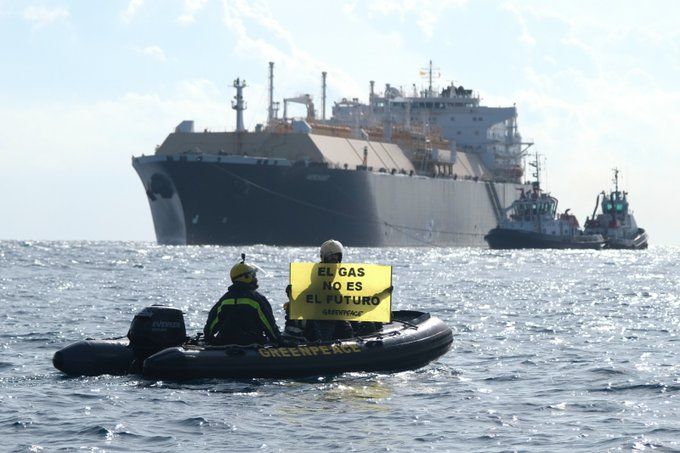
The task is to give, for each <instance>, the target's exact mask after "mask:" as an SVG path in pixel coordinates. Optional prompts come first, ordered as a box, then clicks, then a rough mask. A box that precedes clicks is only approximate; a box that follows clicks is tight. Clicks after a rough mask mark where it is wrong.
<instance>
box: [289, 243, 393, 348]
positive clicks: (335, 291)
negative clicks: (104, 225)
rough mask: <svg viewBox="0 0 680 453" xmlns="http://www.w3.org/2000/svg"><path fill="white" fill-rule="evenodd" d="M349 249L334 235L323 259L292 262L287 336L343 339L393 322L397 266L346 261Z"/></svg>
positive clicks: (323, 249) (323, 247)
mask: <svg viewBox="0 0 680 453" xmlns="http://www.w3.org/2000/svg"><path fill="white" fill-rule="evenodd" d="M343 254H344V247H343V246H342V244H341V243H340V242H339V241H337V240H334V239H329V240H328V241H326V242H324V243H323V244H322V245H321V248H320V253H319V255H320V258H321V262H320V263H291V268H290V284H289V285H288V286H287V287H286V295H287V296H288V302H287V303H286V304H284V312H285V316H286V324H285V329H284V332H283V338H284V340H287V341H308V342H310V341H311V342H313V341H332V340H342V339H347V338H352V337H355V336H360V335H369V334H371V333H375V332H378V331H380V330H381V329H382V325H383V323H388V322H391V313H392V312H391V295H392V289H393V288H392V268H391V266H378V265H370V264H342V258H343Z"/></svg>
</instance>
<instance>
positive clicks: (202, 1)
mask: <svg viewBox="0 0 680 453" xmlns="http://www.w3.org/2000/svg"><path fill="white" fill-rule="evenodd" d="M207 4H208V0H184V12H183V13H182V15H180V16H179V17H178V18H177V22H179V23H180V24H183V25H188V24H193V23H194V22H196V13H198V12H199V11H201V10H202V9H203V8H204V7H205V5H207Z"/></svg>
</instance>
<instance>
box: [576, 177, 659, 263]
mask: <svg viewBox="0 0 680 453" xmlns="http://www.w3.org/2000/svg"><path fill="white" fill-rule="evenodd" d="M613 182H614V190H613V191H611V192H610V193H609V195H607V194H606V193H605V191H604V190H603V191H602V192H601V193H599V194H598V195H597V198H596V199H595V209H593V215H592V217H591V218H586V223H585V232H586V233H587V234H601V235H602V236H603V237H604V238H605V241H606V244H605V248H608V249H629V250H641V249H646V248H647V246H648V245H649V244H648V236H647V232H646V231H645V230H644V229H643V228H639V227H638V226H637V223H636V222H635V217H633V214H631V213H630V212H629V211H628V198H627V196H628V192H623V191H620V190H619V169H618V168H615V169H614V179H613ZM600 197H601V198H602V201H600ZM598 205H599V206H600V209H601V213H600V214H597V216H596V212H597V207H598Z"/></svg>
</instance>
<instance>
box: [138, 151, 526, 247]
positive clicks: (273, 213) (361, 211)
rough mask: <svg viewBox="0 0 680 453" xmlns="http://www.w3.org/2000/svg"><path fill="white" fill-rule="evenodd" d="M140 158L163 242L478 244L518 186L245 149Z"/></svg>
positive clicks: (382, 244)
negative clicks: (333, 164) (254, 154)
mask: <svg viewBox="0 0 680 453" xmlns="http://www.w3.org/2000/svg"><path fill="white" fill-rule="evenodd" d="M133 166H134V168H135V170H136V171H137V173H138V174H139V176H140V178H141V180H142V183H143V184H144V187H145V190H146V193H147V197H148V200H149V205H150V207H151V213H152V216H153V221H154V228H155V232H156V238H157V241H158V242H159V243H160V244H218V245H239V244H271V245H318V244H320V243H322V242H323V241H325V240H327V239H328V238H330V237H333V238H336V239H339V240H341V241H342V242H343V243H344V244H346V245H351V246H423V245H427V246H453V245H476V246H478V245H482V244H483V238H484V234H485V233H486V232H487V231H489V229H490V228H492V227H493V226H494V225H495V224H496V222H497V215H498V209H499V206H505V205H508V204H510V203H511V202H512V201H513V200H514V199H515V198H516V196H517V191H516V189H515V188H516V187H517V186H518V185H517V184H511V183H507V184H503V183H494V184H491V183H486V182H482V181H475V180H472V179H469V180H461V179H459V180H456V179H454V178H426V177H422V176H410V175H406V174H390V173H379V172H373V171H368V170H361V169H357V170H354V169H351V170H349V169H341V168H329V167H328V166H325V165H319V164H311V163H310V164H305V163H304V162H300V163H298V164H294V165H291V164H290V163H289V162H288V161H286V160H283V159H279V160H272V159H270V160H266V159H257V158H248V157H244V156H214V155H205V156H202V155H182V156H148V157H137V158H133ZM492 194H493V196H492Z"/></svg>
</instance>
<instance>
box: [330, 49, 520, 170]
mask: <svg viewBox="0 0 680 453" xmlns="http://www.w3.org/2000/svg"><path fill="white" fill-rule="evenodd" d="M374 88H375V84H374V82H371V84H370V92H369V102H368V104H364V103H361V102H359V100H358V99H352V100H347V99H343V100H341V101H340V102H336V103H335V105H334V106H333V118H332V120H331V124H342V125H345V126H351V127H355V128H377V127H381V128H383V129H384V130H385V138H386V139H387V140H394V139H395V137H394V130H395V128H396V129H399V128H405V129H411V130H419V131H422V132H423V134H425V135H438V136H441V137H442V138H443V139H445V140H447V141H449V142H450V143H451V144H452V146H453V147H455V148H457V149H459V150H462V151H464V152H467V153H472V154H476V155H478V156H479V157H480V158H481V160H482V162H483V163H484V165H485V166H486V167H487V168H488V169H489V170H490V172H491V174H492V175H493V179H494V180H495V181H499V182H500V181H503V182H516V183H519V182H520V180H521V177H522V174H523V169H522V158H523V157H524V156H525V155H526V150H527V149H528V148H529V147H530V146H531V145H532V144H533V143H531V142H524V141H522V136H521V134H520V133H519V131H518V128H517V108H516V107H515V106H514V105H513V106H512V107H488V106H483V105H481V104H480V97H479V94H478V93H475V92H474V91H473V90H470V89H466V88H464V87H463V86H462V85H461V86H456V85H454V84H453V83H451V84H449V85H448V86H446V87H444V88H442V89H435V88H433V85H432V62H430V66H429V84H428V86H427V88H425V89H422V90H417V89H416V88H415V85H414V86H413V89H412V91H411V92H410V93H407V92H405V91H404V90H403V89H398V88H395V87H393V86H391V85H390V84H387V85H386V86H385V91H384V92H383V93H380V94H378V93H375V91H374ZM397 138H398V137H397Z"/></svg>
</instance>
